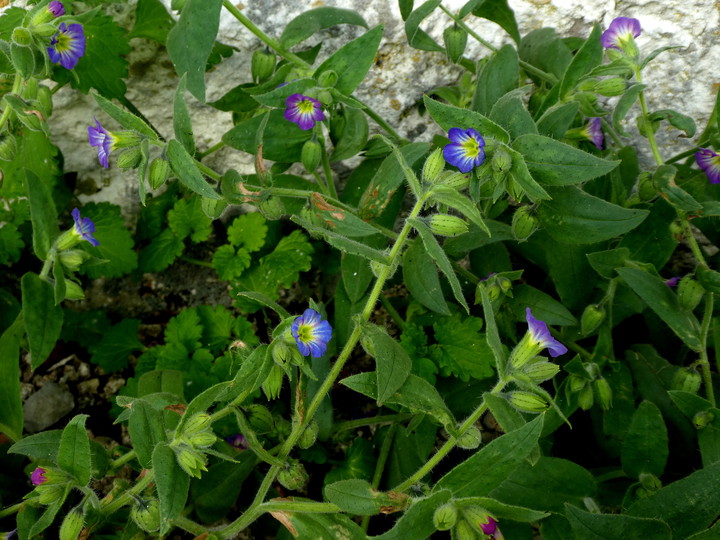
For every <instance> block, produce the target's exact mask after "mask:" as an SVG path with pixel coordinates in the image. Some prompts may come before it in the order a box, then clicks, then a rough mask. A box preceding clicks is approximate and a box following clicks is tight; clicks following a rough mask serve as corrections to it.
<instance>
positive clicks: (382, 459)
mask: <svg viewBox="0 0 720 540" xmlns="http://www.w3.org/2000/svg"><path fill="white" fill-rule="evenodd" d="M396 430H397V424H392V425H391V426H390V427H389V428H388V431H387V433H386V434H385V439H384V440H383V443H382V446H381V447H380V454H379V455H378V459H377V464H376V465H375V473H374V474H373V477H372V482H371V484H370V485H371V486H372V488H373V489H377V488H378V486H379V485H380V480H382V475H383V472H384V471H385V463H387V459H388V455H390V448H392V442H393V439H395V431H396ZM368 525H370V516H365V517H364V518H363V520H362V524H361V527H362V530H363V531H365V533H367V530H368Z"/></svg>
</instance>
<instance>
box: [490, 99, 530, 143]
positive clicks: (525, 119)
mask: <svg viewBox="0 0 720 540" xmlns="http://www.w3.org/2000/svg"><path fill="white" fill-rule="evenodd" d="M525 94H526V92H525V90H524V89H523V88H519V89H517V90H513V91H511V92H508V93H507V94H505V95H504V96H503V97H501V98H500V99H499V100H497V101H496V102H495V105H493V107H492V110H491V111H490V120H492V121H494V122H497V123H498V124H500V125H501V126H502V127H504V128H505V129H506V130H507V131H508V133H510V136H511V137H512V138H513V139H515V138H516V137H519V136H520V135H525V134H528V133H529V134H534V135H537V134H538V129H537V126H536V125H535V121H534V120H533V118H532V116H531V115H530V113H529V112H528V110H527V108H526V107H525V103H524V102H523V96H524V95H525Z"/></svg>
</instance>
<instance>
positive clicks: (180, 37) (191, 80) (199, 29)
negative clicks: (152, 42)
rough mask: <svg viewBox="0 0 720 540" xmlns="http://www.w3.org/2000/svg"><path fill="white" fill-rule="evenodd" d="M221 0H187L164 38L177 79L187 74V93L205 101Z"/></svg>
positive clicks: (218, 23)
mask: <svg viewBox="0 0 720 540" xmlns="http://www.w3.org/2000/svg"><path fill="white" fill-rule="evenodd" d="M221 7H222V0H187V2H186V3H185V5H184V7H183V9H182V12H181V13H180V18H179V19H178V21H177V24H176V25H175V26H174V27H173V28H172V30H170V32H169V33H168V36H167V49H168V54H169V55H170V59H171V60H172V62H173V64H174V65H175V71H177V74H178V75H179V76H182V75H183V74H184V73H187V77H188V78H187V85H188V90H189V91H190V93H191V94H192V95H193V96H195V97H196V98H197V99H199V100H200V101H205V67H206V66H207V61H208V58H209V57H210V53H211V52H212V49H213V46H214V45H215V37H216V36H217V32H218V27H219V25H220V8H221Z"/></svg>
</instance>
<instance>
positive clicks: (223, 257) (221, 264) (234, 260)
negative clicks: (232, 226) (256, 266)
mask: <svg viewBox="0 0 720 540" xmlns="http://www.w3.org/2000/svg"><path fill="white" fill-rule="evenodd" d="M250 262H251V257H250V254H249V253H248V252H247V250H245V249H243V248H240V249H238V250H237V251H236V250H235V248H234V247H232V246H231V245H229V244H226V245H224V246H220V247H219V248H217V249H216V250H215V253H214V254H213V258H212V265H213V268H214V269H215V270H216V271H217V273H218V276H219V277H220V279H225V280H232V279H235V278H236V277H239V276H241V275H242V273H243V272H244V271H245V270H247V269H248V268H249V267H250Z"/></svg>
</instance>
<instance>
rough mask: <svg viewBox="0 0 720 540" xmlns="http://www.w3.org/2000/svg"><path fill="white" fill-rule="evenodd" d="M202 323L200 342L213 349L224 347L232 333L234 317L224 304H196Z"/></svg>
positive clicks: (217, 349)
mask: <svg viewBox="0 0 720 540" xmlns="http://www.w3.org/2000/svg"><path fill="white" fill-rule="evenodd" d="M196 311H197V314H198V316H199V317H200V323H201V325H202V329H203V332H202V344H203V346H204V347H208V348H210V349H212V350H213V351H220V350H221V349H223V348H225V346H226V345H227V342H228V340H229V339H230V336H231V334H232V329H233V324H234V322H235V319H234V317H233V315H232V313H230V312H229V311H228V309H227V308H226V307H225V306H220V305H217V306H198V307H197V308H196Z"/></svg>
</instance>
